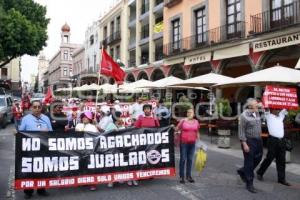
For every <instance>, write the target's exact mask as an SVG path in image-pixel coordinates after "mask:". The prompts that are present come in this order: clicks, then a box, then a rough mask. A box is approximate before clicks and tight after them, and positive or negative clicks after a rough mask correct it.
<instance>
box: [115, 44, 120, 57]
mask: <svg viewBox="0 0 300 200" xmlns="http://www.w3.org/2000/svg"><path fill="white" fill-rule="evenodd" d="M116 59H120V46H117V47H116Z"/></svg>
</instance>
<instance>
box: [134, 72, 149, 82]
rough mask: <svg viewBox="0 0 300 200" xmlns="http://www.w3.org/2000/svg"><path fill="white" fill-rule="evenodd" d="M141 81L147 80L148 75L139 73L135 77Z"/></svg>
mask: <svg viewBox="0 0 300 200" xmlns="http://www.w3.org/2000/svg"><path fill="white" fill-rule="evenodd" d="M141 79H145V80H149V78H148V75H147V74H146V72H144V71H141V72H140V73H139V75H138V77H137V80H141Z"/></svg>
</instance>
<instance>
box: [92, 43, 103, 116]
mask: <svg viewBox="0 0 300 200" xmlns="http://www.w3.org/2000/svg"><path fill="white" fill-rule="evenodd" d="M103 49H104V47H103V45H102V48H101V57H100V62H99V73H98V83H97V85H100V76H101V68H102V57H103ZM98 95H99V90H97V92H96V103H95V109H97V106H98ZM94 119H95V120H96V114H95V116H94Z"/></svg>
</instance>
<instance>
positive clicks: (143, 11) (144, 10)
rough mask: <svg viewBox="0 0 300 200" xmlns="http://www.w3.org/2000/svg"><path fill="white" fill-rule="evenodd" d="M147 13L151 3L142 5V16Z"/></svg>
mask: <svg viewBox="0 0 300 200" xmlns="http://www.w3.org/2000/svg"><path fill="white" fill-rule="evenodd" d="M146 12H149V3H146V4H142V10H141V14H142V15H143V14H145V13H146Z"/></svg>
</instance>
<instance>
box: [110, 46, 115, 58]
mask: <svg viewBox="0 0 300 200" xmlns="http://www.w3.org/2000/svg"><path fill="white" fill-rule="evenodd" d="M110 57H112V59H114V48H111V49H110Z"/></svg>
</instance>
